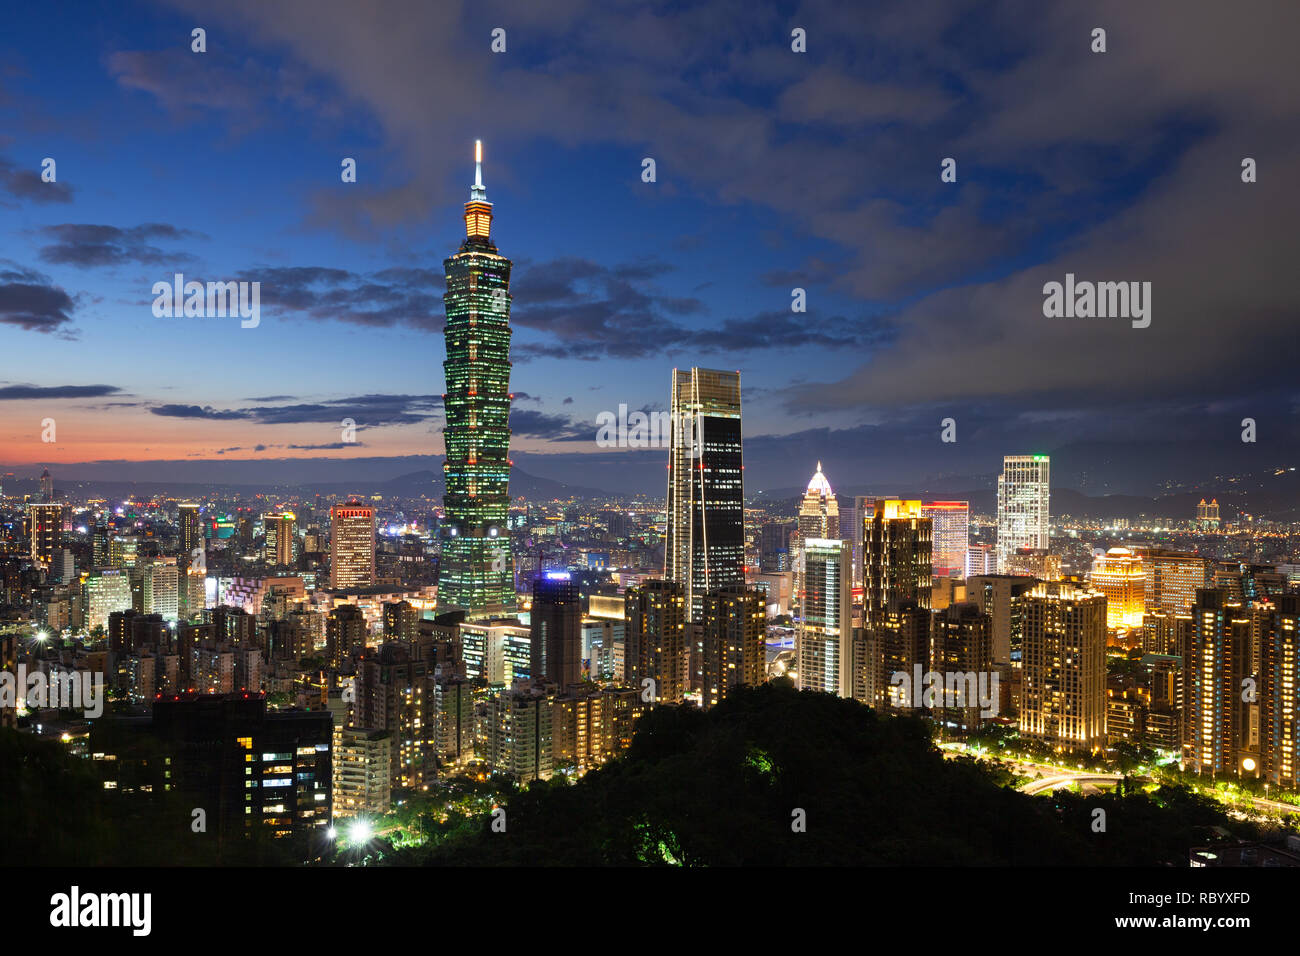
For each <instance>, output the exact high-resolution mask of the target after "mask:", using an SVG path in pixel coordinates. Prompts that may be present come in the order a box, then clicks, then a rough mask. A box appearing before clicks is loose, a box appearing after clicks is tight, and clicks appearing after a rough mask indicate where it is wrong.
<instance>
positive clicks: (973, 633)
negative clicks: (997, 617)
mask: <svg viewBox="0 0 1300 956" xmlns="http://www.w3.org/2000/svg"><path fill="white" fill-rule="evenodd" d="M930 670H932V671H934V672H935V673H937V674H941V675H943V677H944V691H943V693H942V694H940V695H939V702H938V706H937V707H935V708H934V709H933V710H932V711H931V714H930V716H931V717H933V718H934V720H935V721H937V722H938V723H939V724H940V726H941V727H942V728H943V729H944V730H945V732H947V731H956V732H958V733H969V732H970V731H973V730H978V729H979V727H980V725H981V724H983V723H985V722H986V721H987V720H990V719H992V717H993V716H994V715H992V714H985V713H984V712H983V708H982V707H981V705H980V702H979V692H980V690H981V689H982V690H986V691H987V690H991V688H992V683H991V679H992V678H991V675H992V674H993V673H994V672H995V671H996V670H998V668H997V667H996V665H995V664H994V661H993V618H992V617H991V616H989V615H988V614H985V613H983V612H982V611H981V610H980V609H979V605H977V604H975V603H974V602H970V601H962V602H959V603H957V604H951V605H949V606H948V607H946V608H944V609H943V610H942V611H936V612H934V614H933V616H932V618H931V621H930ZM971 675H973V677H974V680H973V682H972V680H971V679H970V677H971ZM981 681H983V682H984V683H983V686H982V687H981V684H980V682H981ZM958 688H960V691H961V695H960V696H958V694H957V693H955V692H954V691H956V690H957V689H958ZM994 706H995V707H996V702H995V703H994Z"/></svg>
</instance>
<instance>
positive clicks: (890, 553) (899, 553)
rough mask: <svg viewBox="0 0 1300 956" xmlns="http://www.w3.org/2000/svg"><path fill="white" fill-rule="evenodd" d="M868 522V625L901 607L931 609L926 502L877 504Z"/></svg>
mask: <svg viewBox="0 0 1300 956" xmlns="http://www.w3.org/2000/svg"><path fill="white" fill-rule="evenodd" d="M875 504H876V509H875V512H874V513H872V514H869V515H866V516H864V519H863V531H862V565H863V567H862V574H863V582H864V587H865V592H864V597H865V601H866V612H867V623H868V624H873V623H875V622H877V621H881V620H883V619H884V615H885V612H886V611H888V610H889V608H890V607H891V606H893V605H896V604H898V603H900V602H902V601H915V602H916V603H917V605H918V606H920V607H923V608H928V607H929V606H930V587H931V579H932V565H931V562H932V555H933V528H932V526H931V524H930V519H929V518H925V517H922V515H921V502H919V501H903V500H901V499H898V498H877V499H876V502H875Z"/></svg>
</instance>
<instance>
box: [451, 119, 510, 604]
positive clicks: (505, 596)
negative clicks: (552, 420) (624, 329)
mask: <svg viewBox="0 0 1300 956" xmlns="http://www.w3.org/2000/svg"><path fill="white" fill-rule="evenodd" d="M474 149H475V157H474V160H475V166H474V185H473V187H471V189H470V199H469V202H467V203H466V204H465V240H464V241H463V242H462V243H461V244H460V249H459V250H458V251H457V252H456V254H455V255H453V256H452V257H450V258H449V259H447V260H445V261H444V263H443V266H444V268H445V270H446V275H447V292H446V294H445V295H444V296H443V303H444V305H445V308H446V313H447V324H446V326H445V327H444V328H443V336H444V338H445V340H446V347H447V358H446V360H445V361H444V362H443V363H442V367H443V371H444V373H445V375H446V381H447V392H446V394H445V395H444V396H443V407H444V410H445V413H446V419H447V423H446V426H445V427H444V428H443V441H444V444H445V445H446V459H445V461H444V463H443V466H442V470H443V478H444V482H445V493H444V495H443V511H444V518H443V522H442V534H443V539H442V561H441V564H440V565H439V568H438V604H439V607H440V609H444V610H445V609H450V608H462V609H464V610H467V611H474V612H479V611H486V612H490V611H505V610H509V609H511V608H513V607H514V605H515V585H514V565H513V559H512V557H511V554H510V546H509V528H508V526H507V523H506V518H507V513H508V509H509V505H510V493H509V490H508V486H509V482H510V268H511V262H510V260H509V259H507V258H505V257H504V256H502V255H500V254H499V253H498V252H497V247H496V243H494V242H493V241H492V236H491V227H492V204H491V203H490V202H488V201H487V191H486V190H485V189H484V188H483V147H482V144H481V143H478V142H476V143H475V144H474Z"/></svg>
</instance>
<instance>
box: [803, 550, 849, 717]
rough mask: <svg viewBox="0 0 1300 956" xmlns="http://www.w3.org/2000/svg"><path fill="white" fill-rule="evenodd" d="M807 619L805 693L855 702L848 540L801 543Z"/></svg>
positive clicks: (804, 638)
mask: <svg viewBox="0 0 1300 956" xmlns="http://www.w3.org/2000/svg"><path fill="white" fill-rule="evenodd" d="M800 560H801V562H802V565H803V569H802V573H801V580H802V583H803V594H802V596H801V615H800V618H799V620H798V621H797V622H796V626H795V667H796V673H797V675H798V678H799V687H800V688H801V689H803V690H817V691H822V692H824V693H828V694H836V695H838V696H840V697H851V696H853V650H852V648H853V584H852V579H853V549H852V545H851V544H850V543H849V542H848V541H845V540H844V539H842V538H832V539H827V538H808V539H807V540H805V541H803V542H801V546H800Z"/></svg>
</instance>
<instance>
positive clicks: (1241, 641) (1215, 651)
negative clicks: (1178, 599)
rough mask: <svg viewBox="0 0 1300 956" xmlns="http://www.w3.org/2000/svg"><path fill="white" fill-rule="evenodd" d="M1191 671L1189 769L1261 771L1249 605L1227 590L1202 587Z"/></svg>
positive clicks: (1229, 772) (1213, 773)
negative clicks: (1251, 684)
mask: <svg viewBox="0 0 1300 956" xmlns="http://www.w3.org/2000/svg"><path fill="white" fill-rule="evenodd" d="M1192 620H1193V623H1192V634H1191V638H1192V640H1191V647H1190V648H1188V658H1189V660H1188V662H1187V677H1188V693H1187V697H1188V699H1187V763H1186V765H1185V767H1186V769H1187V770H1190V771H1192V772H1194V773H1204V774H1209V775H1210V776H1216V775H1218V774H1227V775H1229V776H1235V775H1237V774H1239V773H1243V772H1245V773H1247V774H1250V775H1258V768H1259V759H1260V754H1259V724H1258V721H1259V703H1258V699H1259V694H1258V693H1255V694H1250V695H1247V694H1246V693H1244V692H1243V688H1245V687H1246V686H1247V685H1246V684H1245V681H1246V679H1247V678H1250V677H1253V676H1255V675H1254V669H1253V668H1252V667H1251V656H1252V651H1253V648H1252V644H1253V641H1252V634H1251V621H1250V615H1249V613H1248V610H1247V609H1246V607H1245V606H1243V605H1242V604H1241V603H1240V602H1238V601H1234V600H1233V599H1232V598H1231V597H1230V596H1229V595H1228V593H1227V592H1226V591H1223V590H1219V589H1216V588H1201V589H1199V590H1197V592H1196V602H1195V604H1194V605H1193V607H1192Z"/></svg>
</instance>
